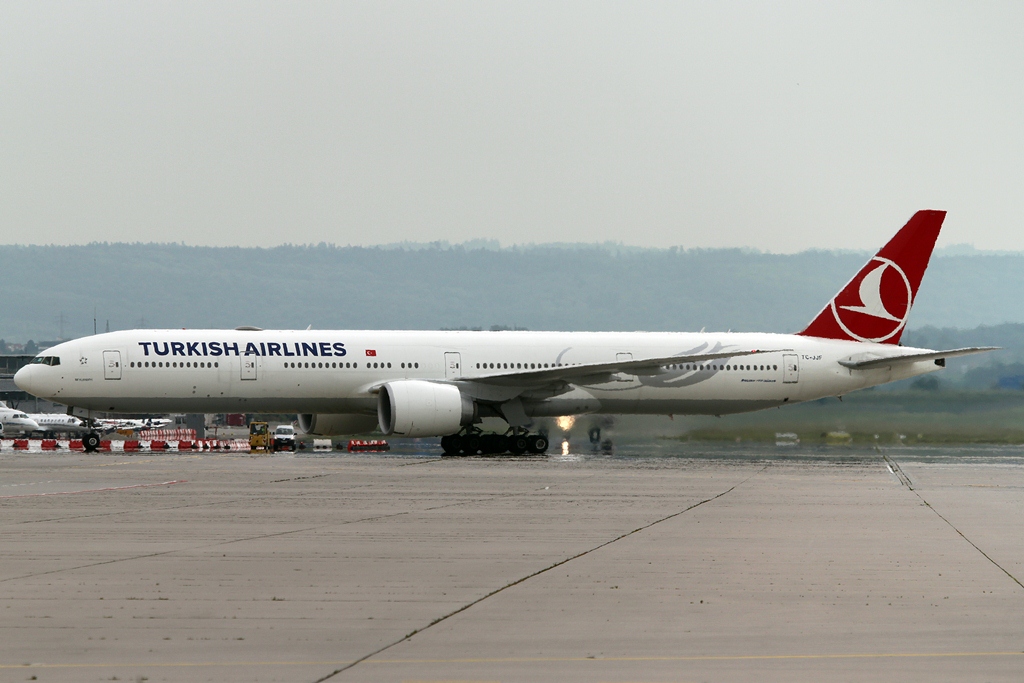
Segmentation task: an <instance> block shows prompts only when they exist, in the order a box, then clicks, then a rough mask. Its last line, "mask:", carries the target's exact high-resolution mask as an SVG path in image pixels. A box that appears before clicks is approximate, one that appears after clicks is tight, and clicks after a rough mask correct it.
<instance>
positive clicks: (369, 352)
mask: <svg viewBox="0 0 1024 683" xmlns="http://www.w3.org/2000/svg"><path fill="white" fill-rule="evenodd" d="M366 355H367V356H376V355H377V350H376V349H366Z"/></svg>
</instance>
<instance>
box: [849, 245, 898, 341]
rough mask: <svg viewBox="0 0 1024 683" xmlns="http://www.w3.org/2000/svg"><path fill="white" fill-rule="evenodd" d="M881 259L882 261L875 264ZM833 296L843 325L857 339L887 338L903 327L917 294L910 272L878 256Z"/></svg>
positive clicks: (883, 339) (873, 339)
mask: <svg viewBox="0 0 1024 683" xmlns="http://www.w3.org/2000/svg"><path fill="white" fill-rule="evenodd" d="M875 263H877V264H878V265H874V264H875ZM861 273H863V275H861V276H860V278H859V279H860V281H859V282H858V281H857V279H856V278H855V279H854V281H853V282H851V283H850V284H849V285H847V287H846V288H845V289H843V291H842V292H840V293H839V295H838V296H836V298H835V299H833V300H832V314H833V315H834V316H835V318H836V322H837V323H839V327H841V328H842V329H843V331H844V332H846V333H847V334H848V335H850V336H851V337H853V338H854V339H858V340H860V341H865V342H884V341H885V340H886V339H889V338H891V337H892V336H893V335H895V334H896V333H898V332H899V331H900V330H902V329H903V326H904V325H906V324H907V319H908V318H909V317H910V307H911V305H912V304H913V303H914V302H913V299H914V294H913V290H912V289H911V286H910V280H909V279H908V278H907V275H906V273H904V272H903V269H902V268H900V267H899V266H898V265H896V263H895V262H894V261H891V260H889V259H887V258H883V257H881V256H876V257H874V258H873V259H871V261H869V262H868V265H867V267H865V268H864V269H863V270H862V271H861Z"/></svg>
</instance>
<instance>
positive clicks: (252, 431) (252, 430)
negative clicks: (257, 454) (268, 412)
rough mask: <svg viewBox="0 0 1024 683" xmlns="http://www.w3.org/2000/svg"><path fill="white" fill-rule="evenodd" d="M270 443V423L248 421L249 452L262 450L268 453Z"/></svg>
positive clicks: (270, 448)
mask: <svg viewBox="0 0 1024 683" xmlns="http://www.w3.org/2000/svg"><path fill="white" fill-rule="evenodd" d="M271 444H272V437H271V436H270V425H268V424H267V423H266V422H250V423H249V452H250V453H252V452H254V451H264V452H266V453H269V452H270V451H271V450H272V447H271Z"/></svg>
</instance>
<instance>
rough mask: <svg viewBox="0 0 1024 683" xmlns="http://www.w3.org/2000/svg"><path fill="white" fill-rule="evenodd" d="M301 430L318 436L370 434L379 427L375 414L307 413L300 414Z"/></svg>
mask: <svg viewBox="0 0 1024 683" xmlns="http://www.w3.org/2000/svg"><path fill="white" fill-rule="evenodd" d="M298 418H299V419H298V423H299V431H300V432H302V433H303V434H316V435H318V436H339V435H342V434H369V433H370V432H372V431H373V430H375V429H376V428H377V418H376V417H374V416H373V415H350V414H349V415H331V414H315V415H311V414H309V413H306V414H304V415H302V414H300V415H299V416H298Z"/></svg>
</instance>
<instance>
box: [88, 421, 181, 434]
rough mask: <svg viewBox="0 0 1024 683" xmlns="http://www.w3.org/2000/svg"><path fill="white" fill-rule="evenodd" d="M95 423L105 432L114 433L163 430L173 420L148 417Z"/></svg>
mask: <svg viewBox="0 0 1024 683" xmlns="http://www.w3.org/2000/svg"><path fill="white" fill-rule="evenodd" d="M95 422H96V424H97V426H99V427H100V428H102V429H103V430H104V431H108V432H113V431H117V430H131V431H139V430H141V429H163V428H165V427H167V426H168V425H169V424H171V423H172V422H173V420H169V419H166V418H161V417H147V418H145V419H142V420H138V419H121V420H96V421H95Z"/></svg>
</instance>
